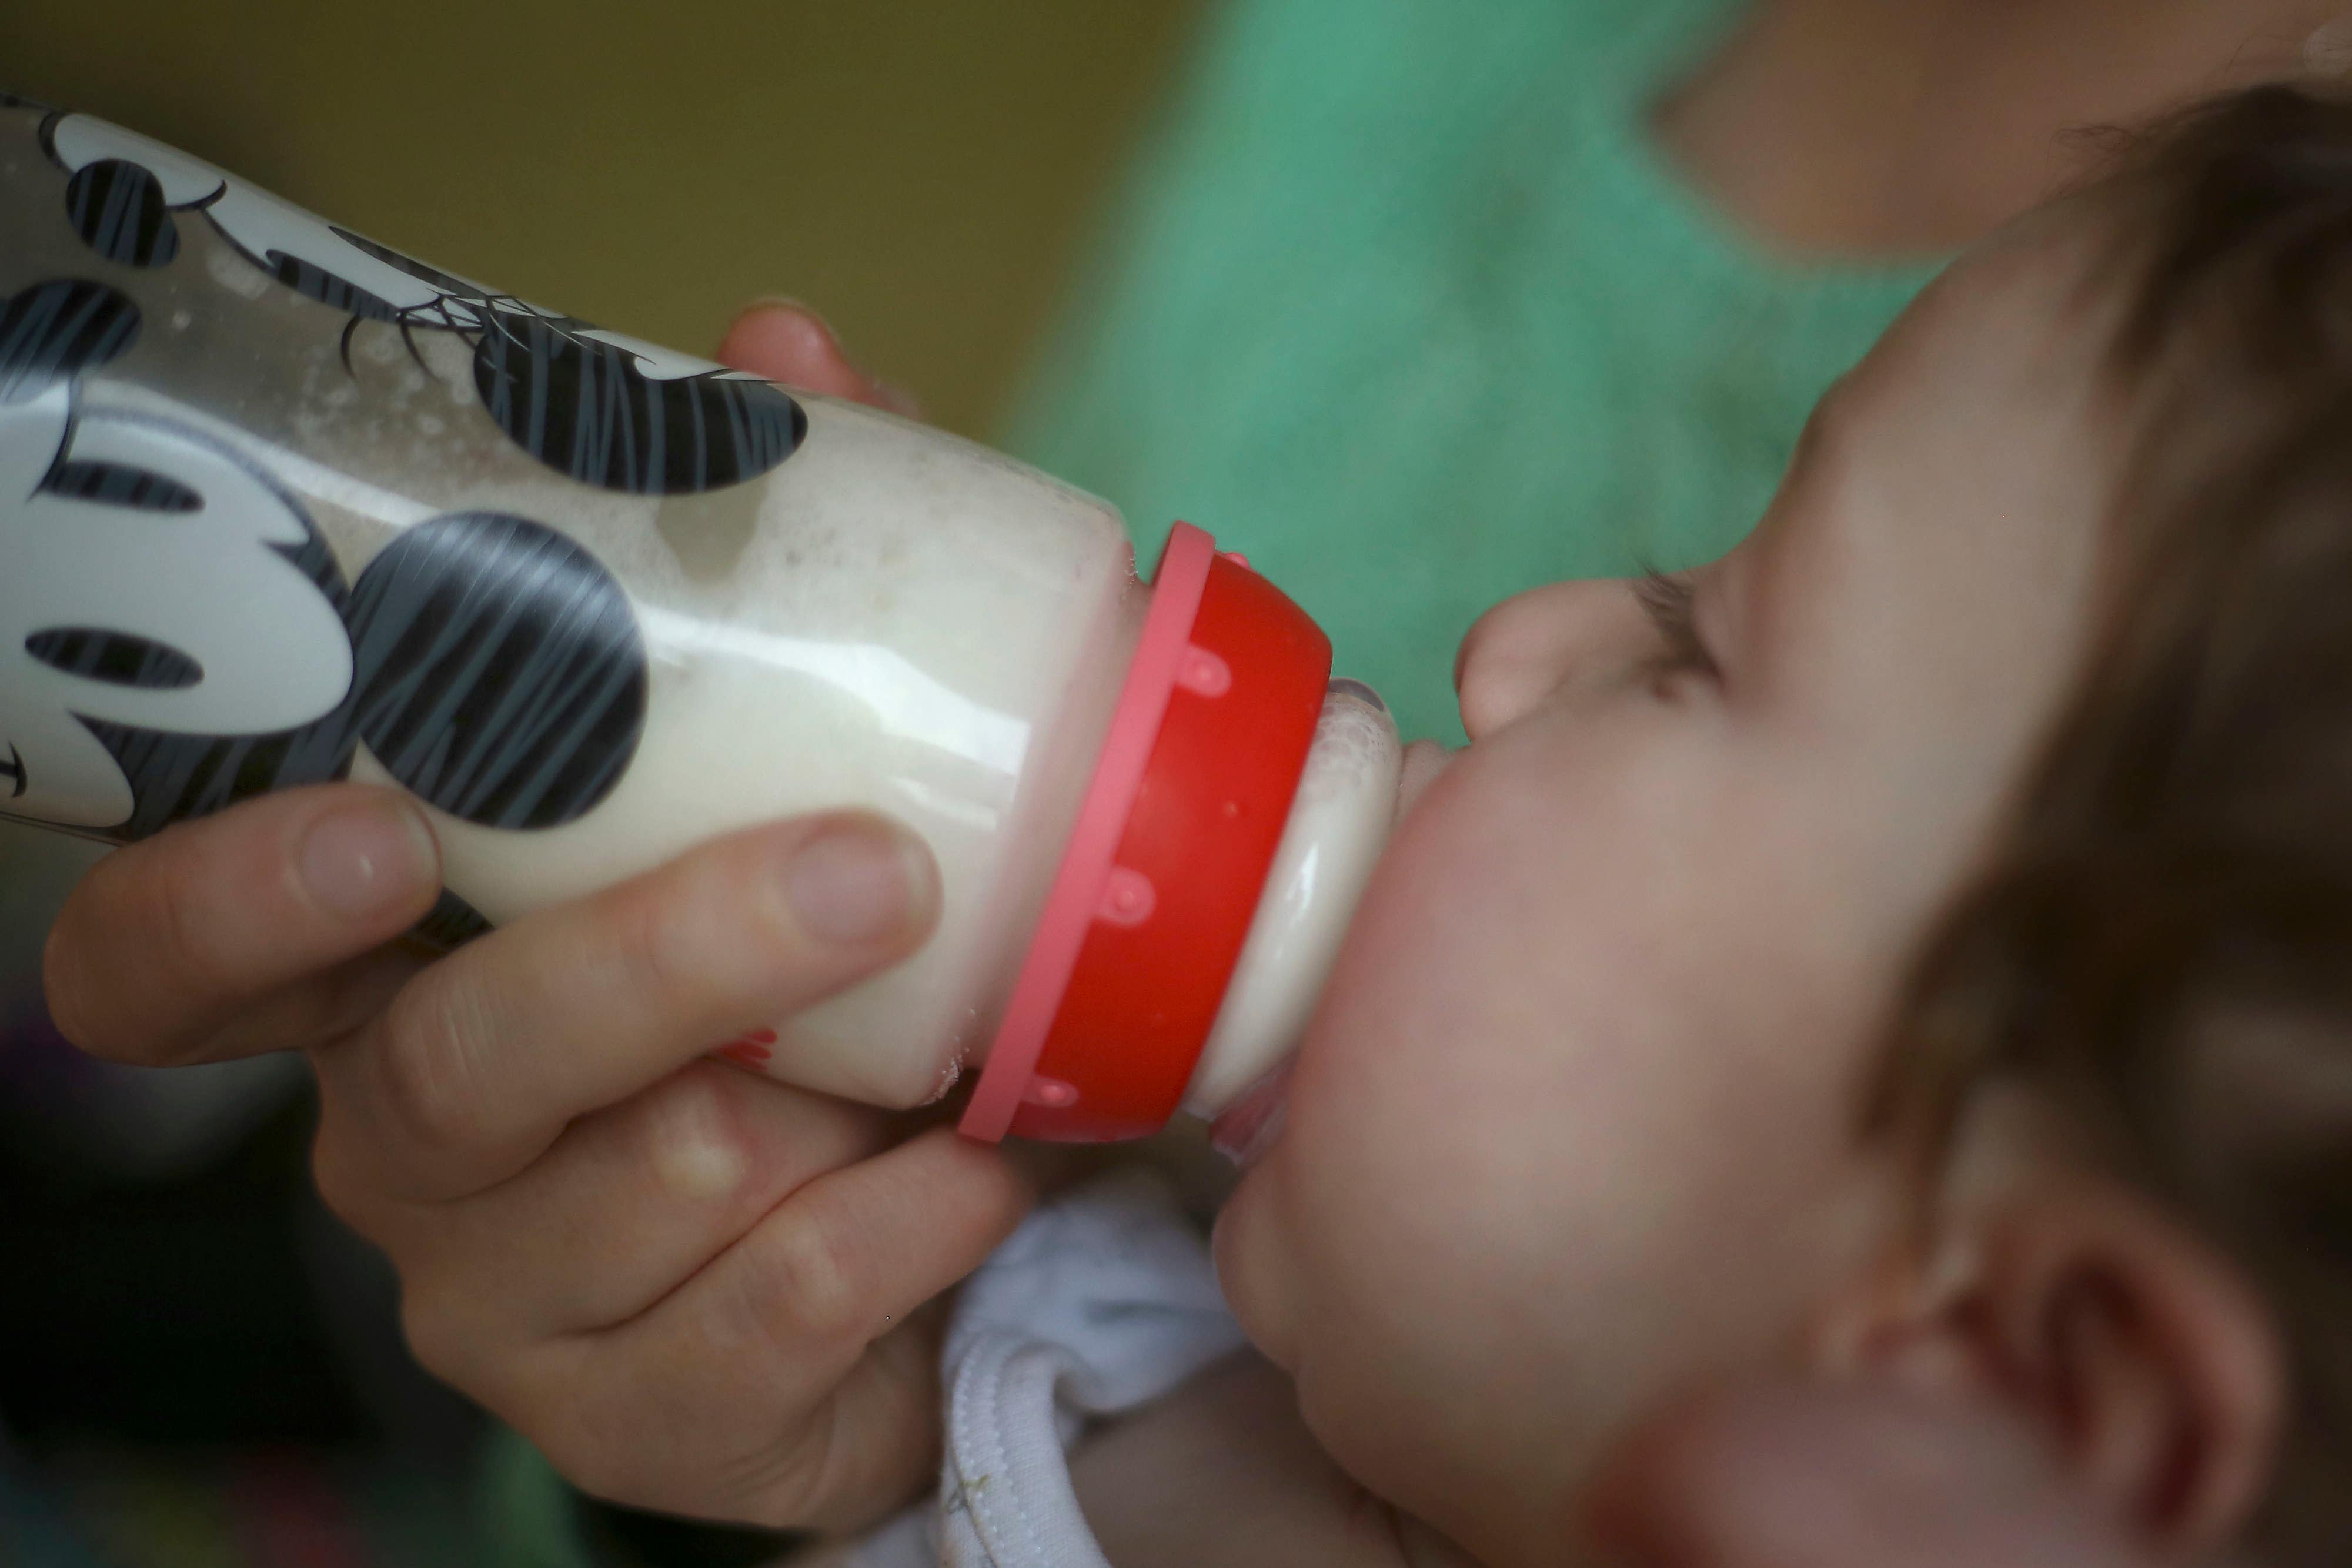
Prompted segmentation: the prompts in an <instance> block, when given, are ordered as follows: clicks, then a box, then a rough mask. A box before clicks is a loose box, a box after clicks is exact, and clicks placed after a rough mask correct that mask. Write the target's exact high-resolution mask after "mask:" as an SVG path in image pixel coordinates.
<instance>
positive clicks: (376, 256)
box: [0, 99, 807, 841]
mask: <svg viewBox="0 0 2352 1568" xmlns="http://www.w3.org/2000/svg"><path fill="white" fill-rule="evenodd" d="M20 127H21V129H20ZM10 136H22V137H24V138H25V139H26V141H27V142H31V143H33V145H34V146H36V147H37V152H38V153H39V154H40V157H39V160H38V162H37V164H33V163H32V162H31V161H29V160H16V161H14V162H8V161H5V160H0V164H5V167H6V169H7V170H8V172H9V173H10V174H11V175H12V177H15V178H16V184H15V185H13V186H12V187H11V188H10V189H11V192H13V193H0V200H5V201H7V202H8V203H9V204H11V205H12V207H13V206H21V205H24V204H25V200H24V191H25V182H24V176H25V175H26V168H27V165H28V164H31V166H32V168H33V172H34V175H35V177H34V178H33V179H32V180H31V188H32V193H33V194H32V199H31V202H30V205H31V206H33V207H34V208H35V209H36V210H35V211H31V212H19V211H14V210H12V211H11V212H10V214H9V225H10V229H9V232H5V233H0V815H7V816H14V817H18V818H23V819H28V820H31V821H39V822H43V823H47V824H50V825H53V826H58V827H62V828H66V829H68V830H72V831H81V832H85V833H90V834H94V835H97V836H102V837H107V838H111V839H115V840H121V841H127V840H131V839H136V838H140V837H143V836H145V835H147V834H149V833H152V832H154V831H159V830H160V829H162V828H163V827H164V826H166V825H168V824H169V823H171V822H173V821H178V820H181V819H183V818H185V817H190V816H195V815H200V814H203V813H205V812H207V811H211V810H219V809H220V808H222V807H225V806H226V805H229V804H231V803H233V802H234V801H236V800H242V799H245V798H247V797H248V796H251V795H255V794H258V793H261V792H264V791H266V790H268V789H278V788H284V787H288V786H291V785H297V784H302V783H310V782H318V781H323V780H326V779H339V778H342V777H344V776H345V775H347V774H348V773H349V772H350V770H351V768H352V760H353V758H354V755H355V753H356V752H357V750H358V748H359V747H361V746H362V745H364V746H365V747H367V749H368V751H369V753H370V754H371V755H372V756H373V758H375V760H376V761H377V762H378V763H380V764H381V765H382V767H383V768H384V769H385V770H386V771H387V772H388V773H390V774H391V776H392V777H393V778H394V779H395V780H396V781H398V782H399V783H401V784H402V785H404V787H406V788H408V789H411V790H412V791H414V792H415V794H416V795H418V796H419V797H420V798H422V799H423V800H425V801H427V802H428V803H430V804H432V805H434V806H436V807H437V808H439V809H441V810H445V811H446V812H448V813H450V814H451V815H453V816H455V817H457V818H458V819H460V820H461V821H467V822H469V823H474V824H478V825H481V826H484V827H490V828H497V829H510V830H515V831H529V830H534V829H541V828H549V827H554V826H559V825H562V824H563V823H566V822H569V821H573V820H576V819H577V818H578V817H580V816H581V815H583V814H584V813H585V812H587V811H588V810H591V809H593V807H594V806H595V805H596V804H597V803H598V802H599V801H600V800H603V799H604V797H605V795H606V794H608V793H609V791H610V790H611V789H613V788H614V785H615V783H616V782H617V781H618V779H620V778H621V776H622V775H623V774H624V773H625V771H626V769H627V768H628V766H629V764H630V761H631V760H632V758H633V757H634V755H635V750H636V747H637V746H638V742H639V740H640V737H641V735H642V731H643V727H644V723H645V712H646V684H647V675H646V653H645V648H644V645H643V642H642V638H641V636H640V633H639V629H638V626H637V623H636V619H635V612H634V611H633V609H632V607H631V604H630V601H629V599H628V597H627V595H626V594H625V592H624V591H622V589H621V588H620V586H619V585H618V583H617V582H615V581H614V579H613V577H612V575H611V574H610V572H609V571H608V570H606V569H605V567H604V565H603V564H602V563H600V562H599V561H598V560H597V559H595V557H594V556H593V555H592V554H591V553H590V552H589V551H588V550H587V549H584V548H583V546H581V545H580V544H579V543H577V542H576V541H574V540H573V539H572V538H569V537H567V535H566V534H564V533H563V532H562V531H561V530H559V529H557V528H551V527H549V526H548V525H547V524H545V523H543V522H541V521H540V520H538V519H535V518H532V517H525V516H520V515H517V514H516V513H515V512H514V511H512V510H511V509H509V508H508V507H481V508H478V509H462V508H461V509H452V510H448V511H446V512H443V513H440V514H438V515H435V516H430V517H422V518H419V519H416V520H415V521H412V522H409V523H408V524H407V525H406V526H404V527H403V528H400V529H399V530H398V531H397V532H396V533H395V534H394V537H393V538H391V539H390V541H389V542H388V543H386V544H384V545H383V548H382V549H380V550H377V551H376V552H375V553H374V554H373V556H372V557H371V558H370V559H367V560H366V563H365V566H364V569H363V570H361V571H359V572H358V573H357V575H356V577H355V578H354V577H352V575H350V574H349V573H347V571H346V569H345V567H344V566H343V564H342V562H341V560H339V559H338V557H337V554H336V552H335V550H334V549H332V548H331V547H330V545H329V543H328V541H327V538H326V537H325V536H324V535H323V534H322V532H321V530H320V527H319V526H318V524H317V522H316V521H315V520H314V518H313V517H312V516H311V515H310V512H309V511H308V510H307V509H306V507H305V506H304V503H303V501H302V500H301V499H300V497H299V495H298V493H297V490H296V488H295V487H294V486H290V485H289V484H287V483H284V482H282V480H283V476H282V475H280V474H278V473H275V472H273V469H272V455H271V450H270V448H268V445H267V444H250V443H246V442H241V441H239V440H237V439H236V432H235V431H233V430H230V431H226V432H225V431H224V430H222V429H220V428H218V427H217V426H216V425H215V423H213V422H208V421H198V420H192V419H190V418H188V417H186V416H185V415H182V416H180V417H174V416H173V411H172V410H171V409H170V408H169V407H168V406H167V407H163V408H160V409H159V408H158V407H157V406H155V400H153V399H152V398H151V399H142V398H140V397H138V396H137V395H135V392H128V391H124V390H121V388H120V387H118V386H117V383H116V382H114V381H112V380H111V379H110V378H111V377H113V376H115V375H116V374H118V373H120V372H124V371H133V370H135V369H136V367H137V366H138V365H139V364H140V362H141V360H140V356H141V354H142V347H143V340H144V339H145V337H147V336H150V335H152V323H151V321H150V319H149V315H148V308H152V309H154V310H156V311H158V312H160V311H161V310H162V309H163V308H164V307H163V304H161V303H159V301H162V300H163V299H166V298H168V299H169V300H170V301H171V302H172V307H173V308H174V309H175V310H177V311H178V312H179V313H180V314H181V315H183V316H184V315H185V314H186V307H185V305H184V300H185V299H186V298H189V291H190V290H191V289H195V290H198V291H201V290H203V289H204V287H205V284H206V282H207V279H206V277H205V276H204V275H203V274H202V271H201V267H200V264H199V261H198V260H197V258H196V256H195V253H196V252H197V251H199V250H209V251H212V252H215V253H217V252H219V251H220V248H221V247H220V246H219V244H218V243H217V241H226V246H228V247H231V250H232V252H233V256H235V257H236V258H241V259H236V260H232V261H231V263H230V265H232V266H244V267H249V268H251V269H254V276H253V286H254V287H258V288H263V289H267V288H271V287H276V288H280V289H284V290H288V291H290V295H291V296H296V297H299V298H301V299H304V300H308V301H310V302H313V303H314V304H315V305H317V306H323V307H325V308H327V311H329V312H332V313H334V314H333V315H328V316H326V317H325V318H324V319H322V320H321V322H320V332H321V333H322V334H323V335H324V337H325V339H326V340H329V341H331V342H333V343H335V344H336V346H337V348H338V350H339V351H340V355H341V361H342V365H343V367H344V372H345V373H347V374H348V373H350V364H351V360H350V355H351V345H352V336H353V334H354V332H356V331H357V330H358V329H360V328H361V327H362V325H363V324H370V323H373V324H376V325H378V326H379V327H381V328H383V329H388V330H394V331H397V332H398V333H399V334H400V336H401V338H402V340H404V342H406V343H407V344H408V345H409V351H410V353H411V354H412V355H415V352H416V350H415V343H416V340H417V337H418V335H419V334H426V333H437V334H452V335H455V336H456V337H457V338H458V339H460V340H463V341H465V342H467V343H468V344H470V346H471V362H472V367H473V371H474V375H473V380H474V382H475V390H476V392H478V413H479V414H482V415H487V416H488V420H489V421H490V423H493V424H494V425H495V426H496V427H497V429H498V430H499V431H501V432H503V433H504V434H505V436H506V438H507V439H509V441H510V442H511V444H512V445H513V447H514V448H516V449H518V450H520V452H521V453H522V454H524V455H527V456H528V457H529V458H530V460H531V461H532V462H535V463H536V464H538V465H542V467H543V468H545V469H552V470H554V471H555V473H556V474H558V475H561V476H562V477H563V479H565V480H569V481H572V482H576V483H578V484H580V485H583V486H589V487H591V488H592V489H594V490H598V491H604V492H617V493H620V494H625V495H633V496H650V497H664V496H671V495H692V494H699V493H702V492H706V491H709V490H714V489H719V488H723V487H725V486H732V485H739V484H743V483H746V482H748V481H751V480H754V479H757V478H759V477H761V476H763V475H765V474H767V473H769V472H770V471H772V469H773V468H774V467H775V466H776V465H779V464H781V463H782V462H783V461H784V460H785V459H787V458H788V457H790V456H791V455H792V454H793V451H794V450H795V449H796V448H797V447H798V445H799V444H800V443H801V441H802V440H803V436H804V435H805V433H806V428H807V424H806V417H805V415H804V413H803V411H802V409H801V408H800V406H799V405H798V404H797V403H796V402H794V401H793V399H792V398H791V397H790V396H788V395H787V394H786V393H784V392H782V391H781V390H780V389H778V388H776V387H774V386H772V385H771V384H769V383H767V382H761V381H758V380H756V379H754V378H750V377H746V376H742V375H740V374H737V373H736V372H732V371H725V370H723V369H721V368H720V367H719V366H716V365H711V364H709V363H707V362H705V361H698V360H694V359H691V358H688V357H687V356H683V355H677V354H672V353H669V352H667V351H666V350H658V349H655V348H653V347H651V346H649V345H646V344H642V343H638V342H636V341H635V340H630V339H628V338H625V337H623V336H621V335H619V334H616V333H610V332H604V331H602V330H601V329H596V328H593V327H591V326H589V325H588V324H586V323H584V322H581V321H579V320H577V319H573V318H570V317H564V316H560V315H557V314H554V313H552V312H548V311H544V310H541V309H538V308H535V307H532V306H530V305H527V304H525V303H523V302H522V301H520V300H517V299H514V298H511V297H509V296H505V295H500V294H498V293H495V292H494V291H492V290H489V289H487V288H484V287H480V286H478V285H476V284H473V283H470V282H468V281H467V280H465V279H463V278H460V277H456V276H454V275H451V274H447V273H443V272H440V271H438V270H437V269H435V268H432V267H426V266H425V265H423V264H421V263H418V262H415V261H412V260H410V259H408V258H406V257H404V256H400V255H398V254H397V253H395V252H393V251H391V250H388V249H386V248H384V247H383V246H377V245H375V244H373V242H370V241H367V240H364V239H362V238H361V237H360V236H358V235H352V234H350V233H348V232H347V231H344V230H341V229H338V228H335V227H333V226H331V225H328V224H326V223H324V222H322V221H320V219H318V218H315V217H313V216H311V215H310V214H307V213H305V212H303V211H301V210H300V209H299V208H296V207H294V206H292V205H290V204H287V203H285V202H282V201H280V200H278V198H276V197H274V196H271V195H268V194H267V193H263V192H260V191H257V190H256V189H254V188H252V187H250V186H247V185H245V184H243V183H240V182H238V181H236V180H234V179H232V178H231V177H229V176H227V175H226V174H224V173H222V172H220V171H219V170H216V169H215V168H213V167H212V166H211V165H209V164H206V163H204V162H200V161H198V160H195V159H193V158H190V157H188V156H186V155H185V154H183V153H179V152H174V151H173V150H172V149H170V148H167V147H164V146H163V145H162V144H161V143H158V142H154V141H150V140H148V139H147V138H144V137H141V136H138V135H136V134H135V133H133V132H130V131H123V130H121V129H120V128H118V127H115V126H112V125H109V124H107V123H106V122H104V121H102V120H93V119H90V118H89V117H87V116H81V115H74V114H66V113H60V112H57V111H50V110H39V109H38V107H37V106H31V105H26V104H24V103H23V101H22V100H16V99H7V100H0V140H5V138H7V137H10ZM0 151H5V148H0ZM45 183H46V186H47V193H46V196H44V195H43V194H42V187H43V185H44V184H45ZM188 225H205V226H206V227H208V228H209V229H210V230H211V231H212V235H216V236H217V241H215V240H214V239H213V238H212V237H211V236H206V239H205V244H203V245H198V244H195V243H194V242H193V241H192V239H191V236H190V235H189V234H188V232H187V226H188ZM215 259H217V256H215ZM192 269H194V270H192ZM215 270H216V269H215ZM28 274H29V276H28ZM167 286H168V287H167ZM244 292H246V291H245V290H243V289H237V290H231V291H226V292H224V291H219V290H215V291H214V292H213V293H212V294H208V295H203V296H202V297H203V298H207V299H210V300H211V301H212V302H213V304H214V305H215V306H216V307H217V308H223V309H234V308H236V300H235V298H233V295H234V294H236V293H244ZM247 297H248V298H250V297H251V296H250V295H248V296H247ZM142 300H146V301H148V308H142ZM296 308H297V309H301V308H309V307H303V306H298V307H296ZM337 317H340V319H337ZM418 363H419V364H420V365H421V364H422V363H423V361H422V357H421V356H418ZM136 380H137V378H136V377H135V376H131V377H130V378H129V381H128V382H124V383H123V386H135V382H136ZM559 483H560V481H559Z"/></svg>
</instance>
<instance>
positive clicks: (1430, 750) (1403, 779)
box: [1396, 740, 1454, 821]
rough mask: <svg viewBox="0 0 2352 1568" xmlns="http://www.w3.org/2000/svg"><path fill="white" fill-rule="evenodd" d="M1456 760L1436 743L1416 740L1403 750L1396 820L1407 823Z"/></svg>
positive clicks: (1398, 776) (1399, 772)
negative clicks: (1415, 804)
mask: <svg viewBox="0 0 2352 1568" xmlns="http://www.w3.org/2000/svg"><path fill="white" fill-rule="evenodd" d="M1453 761H1454V753H1453V752H1451V751H1449V750H1447V749H1446V748H1445V747H1443V746H1440V745H1439V744H1438V743H1437V742H1435V741H1433V740H1416V741H1414V742H1413V743H1412V745H1411V746H1408V747H1405V748H1404V766H1403V767H1402V768H1400V769H1399V770H1398V773H1397V803H1396V814H1397V821H1404V816H1405V813H1406V812H1408V811H1410V810H1412V807H1413V802H1414V801H1416V800H1420V799H1421V798H1422V796H1423V793H1425V792H1426V791H1427V790H1428V789H1429V787H1430V786H1431V785H1432V784H1434V783H1436V782H1437V776H1438V775H1439V774H1441V773H1443V772H1444V771H1445V769H1446V768H1447V767H1448V766H1449V765H1451V764H1452V762H1453Z"/></svg>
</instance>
